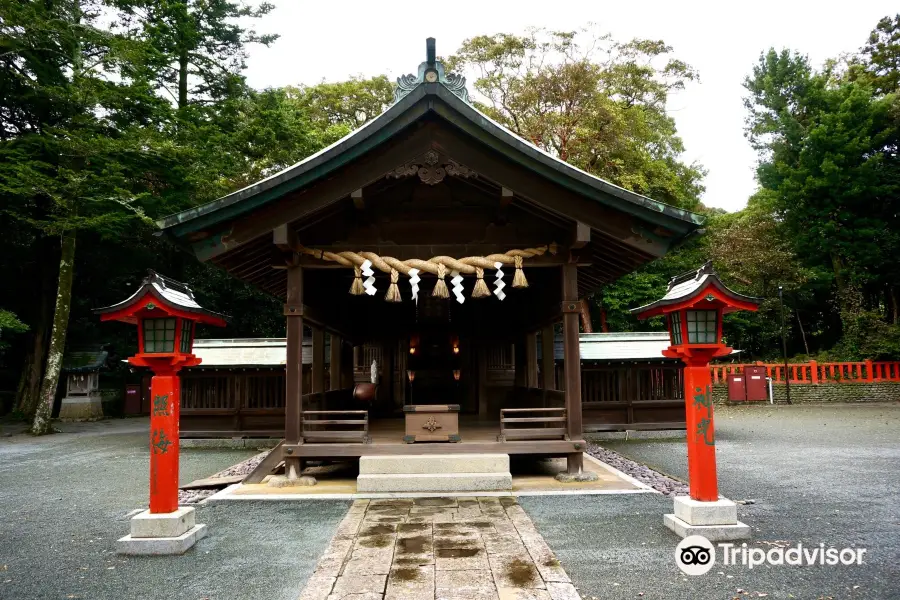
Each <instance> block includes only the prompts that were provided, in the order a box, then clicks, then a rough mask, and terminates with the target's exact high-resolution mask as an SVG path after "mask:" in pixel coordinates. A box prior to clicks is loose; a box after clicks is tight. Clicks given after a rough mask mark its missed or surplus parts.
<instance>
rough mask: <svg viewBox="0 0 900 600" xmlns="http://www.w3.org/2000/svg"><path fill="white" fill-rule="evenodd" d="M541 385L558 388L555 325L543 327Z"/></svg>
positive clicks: (552, 388)
mask: <svg viewBox="0 0 900 600" xmlns="http://www.w3.org/2000/svg"><path fill="white" fill-rule="evenodd" d="M541 377H542V379H543V381H542V382H541V385H542V386H543V388H544V389H545V390H555V389H556V361H555V354H554V351H553V325H547V326H546V327H544V328H543V329H541Z"/></svg>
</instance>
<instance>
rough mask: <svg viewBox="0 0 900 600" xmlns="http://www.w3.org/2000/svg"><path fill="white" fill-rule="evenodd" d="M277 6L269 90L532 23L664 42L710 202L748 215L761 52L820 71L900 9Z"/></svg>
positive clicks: (410, 64)
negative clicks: (680, 77)
mask: <svg viewBox="0 0 900 600" xmlns="http://www.w3.org/2000/svg"><path fill="white" fill-rule="evenodd" d="M269 1H270V2H273V3H274V4H275V5H276V7H277V8H276V9H275V10H274V11H272V13H270V14H269V15H268V16H267V17H265V18H264V19H263V20H261V21H259V22H257V23H255V27H256V29H257V31H259V32H266V33H278V34H280V35H281V38H280V39H279V40H278V41H276V42H275V43H274V44H273V45H272V46H271V47H270V48H263V47H254V48H252V49H251V55H250V60H249V63H248V67H249V68H248V71H247V76H248V80H249V83H250V85H252V86H254V87H257V88H263V87H270V86H284V85H295V84H299V83H305V84H315V83H318V82H320V81H322V80H327V81H339V80H342V79H345V78H346V77H348V76H350V75H364V76H372V75H377V74H382V73H384V74H387V75H388V76H389V77H390V78H391V79H392V80H393V79H396V77H398V76H399V75H402V74H404V73H413V72H415V70H416V68H417V67H418V64H419V63H420V62H421V61H423V60H424V59H425V38H426V37H434V38H437V52H438V54H439V55H448V54H451V53H452V52H454V51H455V50H456V49H457V48H458V47H459V44H460V42H462V41H463V40H464V39H466V38H468V37H472V36H475V35H481V34H493V33H500V32H504V33H521V32H523V31H524V30H525V28H526V27H529V26H539V27H541V26H543V27H547V28H549V29H556V30H574V29H578V28H580V27H582V26H585V25H586V24H588V23H590V22H593V23H596V24H597V25H598V26H599V28H600V29H601V30H605V31H609V32H610V33H611V34H612V35H613V37H614V38H615V39H617V40H622V41H624V40H627V39H631V38H634V37H642V38H650V39H662V40H664V41H665V42H666V43H667V44H669V45H670V46H672V47H673V48H674V56H676V57H677V58H679V59H681V60H684V61H685V62H687V63H688V64H690V65H691V66H693V67H694V68H695V69H697V70H698V71H699V74H700V83H695V84H691V85H690V86H689V87H688V88H687V89H686V90H685V91H684V92H681V93H679V94H678V95H677V96H675V97H673V98H672V99H671V101H670V103H669V110H670V113H671V115H672V116H673V117H674V118H675V121H676V123H677V126H678V131H679V133H680V135H681V137H682V138H683V139H684V143H685V147H686V151H685V154H684V158H685V160H687V161H689V162H690V161H695V160H696V161H698V162H700V163H701V164H702V165H704V166H705V167H706V168H707V169H708V171H709V174H708V175H707V177H706V180H705V184H706V194H705V195H704V197H703V201H704V202H705V203H706V204H708V205H710V206H717V207H721V208H725V209H727V210H738V209H740V208H742V207H743V206H744V205H745V204H746V202H747V198H748V196H750V195H751V194H752V193H753V192H754V191H755V190H756V182H755V180H754V167H755V159H756V156H755V153H754V152H753V150H752V149H751V148H750V146H749V145H748V144H747V141H746V140H745V139H744V136H743V123H744V116H745V111H744V107H743V104H742V98H743V96H744V89H743V87H742V85H741V84H742V81H743V79H744V77H745V76H746V75H747V74H748V73H749V72H750V69H751V68H752V67H753V65H754V64H755V62H756V60H757V58H758V57H759V53H760V52H761V51H763V50H765V49H767V48H769V47H770V46H774V47H776V48H778V49H780V48H783V47H788V48H792V49H796V50H799V51H801V52H803V53H805V54H807V55H808V56H809V57H810V59H811V60H812V62H813V64H816V65H819V64H821V63H822V62H823V61H824V60H825V59H827V58H831V57H834V56H837V55H839V54H841V53H844V52H852V51H855V50H857V49H858V48H859V47H860V46H862V45H863V43H864V42H865V39H866V37H867V36H868V34H869V32H870V31H871V30H872V29H873V28H874V27H875V24H876V23H877V22H878V20H879V19H880V18H881V17H883V16H887V15H893V14H894V13H896V12H897V11H898V9H900V6H898V5H897V3H896V0H894V1H893V2H888V1H883V0H857V1H856V2H852V3H849V4H848V3H846V2H841V3H838V2H835V1H833V0H819V1H812V0H810V1H805V2H801V1H797V0H755V1H754V2H740V3H736V2H730V1H728V0H718V1H709V2H701V1H698V0H693V1H692V0H681V1H677V0H674V1H673V0H667V1H659V0H642V1H640V2H634V1H632V2H628V1H622V0H618V1H616V2H610V1H608V0H594V1H584V2H581V1H573V0H543V1H541V2H535V1H533V0H518V1H509V0H503V1H498V0H481V1H480V2H473V1H471V0H454V1H451V2H427V1H425V2H423V1H417V2H412V1H407V0H402V1H397V0H390V1H388V2H380V3H379V2H355V1H354V2H351V1H341V0H332V1H331V2H321V1H317V2H310V1H308V0H269ZM470 90H471V86H470Z"/></svg>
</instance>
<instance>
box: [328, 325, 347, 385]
mask: <svg viewBox="0 0 900 600" xmlns="http://www.w3.org/2000/svg"><path fill="white" fill-rule="evenodd" d="M343 349H344V342H343V340H342V339H341V336H339V335H335V334H333V333H332V334H331V364H330V365H329V367H328V389H329V390H339V389H341V387H342V386H341V374H342V372H343V369H342V365H343V359H344V353H343Z"/></svg>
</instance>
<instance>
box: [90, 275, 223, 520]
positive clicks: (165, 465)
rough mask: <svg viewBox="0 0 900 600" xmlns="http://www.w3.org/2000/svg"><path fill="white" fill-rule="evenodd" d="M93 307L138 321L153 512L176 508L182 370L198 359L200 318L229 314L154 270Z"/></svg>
mask: <svg viewBox="0 0 900 600" xmlns="http://www.w3.org/2000/svg"><path fill="white" fill-rule="evenodd" d="M95 312H96V313H98V314H99V315H100V320H101V321H123V322H125V323H130V324H133V325H137V327H138V353H137V354H135V355H134V356H132V357H130V358H129V359H128V362H129V363H130V364H132V365H134V366H136V367H146V368H149V369H150V370H152V371H153V378H152V380H151V383H150V395H151V398H152V401H151V408H150V513H151V514H164V513H173V512H175V511H177V510H178V437H179V430H178V422H179V409H180V398H179V395H180V391H181V378H180V377H179V376H178V372H179V371H180V370H181V369H183V368H185V367H192V366H195V365H198V364H200V359H199V358H197V357H196V356H194V354H193V353H192V350H193V343H194V333H195V330H196V326H197V324H198V323H203V324H207V325H216V326H218V327H224V326H225V319H224V317H223V316H222V315H219V314H216V313H214V312H211V311H208V310H206V309H204V308H202V307H201V306H200V305H199V304H197V302H196V300H195V299H194V295H193V293H192V292H191V290H190V288H189V287H188V286H187V285H185V284H183V283H179V282H177V281H174V280H172V279H169V278H167V277H163V276H162V275H159V274H158V273H155V272H153V271H150V273H149V275H148V276H147V277H146V278H145V279H144V281H143V283H142V284H141V287H140V288H139V289H138V290H137V291H136V292H135V293H134V294H132V296H131V297H130V298H128V299H127V300H125V301H123V302H120V303H119V304H116V305H113V306H109V307H106V308H100V309H97V310H95Z"/></svg>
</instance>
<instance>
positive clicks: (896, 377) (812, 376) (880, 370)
mask: <svg viewBox="0 0 900 600" xmlns="http://www.w3.org/2000/svg"><path fill="white" fill-rule="evenodd" d="M745 366H747V367H765V368H766V376H767V377H771V378H772V381H773V382H775V383H784V380H785V373H787V376H788V377H789V381H790V382H791V383H795V384H820V383H865V382H870V383H871V382H876V381H900V362H888V361H871V360H866V361H862V362H836V363H831V362H829V363H819V362H816V361H814V360H811V361H809V362H805V363H788V365H787V370H785V366H784V364H769V363H761V362H758V363H753V364H746V365H745V364H735V365H711V366H710V371H711V373H712V381H713V383H726V382H727V381H728V374H729V373H740V372H741V371H742V370H743V368H744V367H745Z"/></svg>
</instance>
